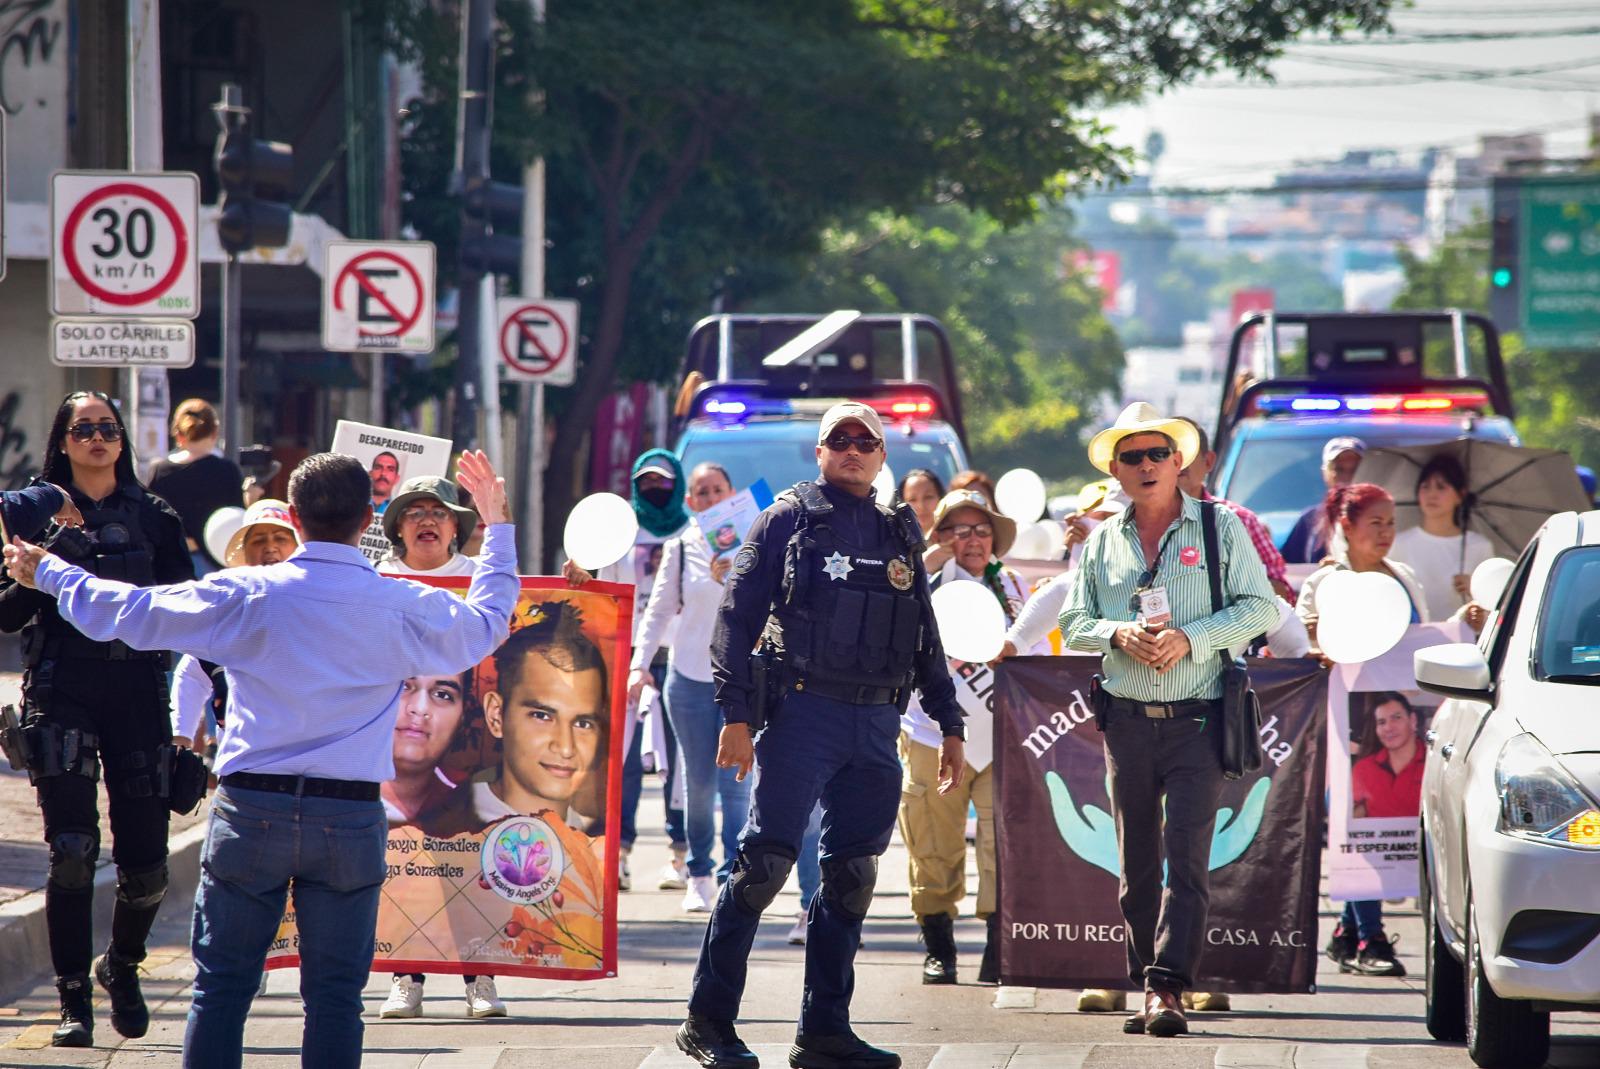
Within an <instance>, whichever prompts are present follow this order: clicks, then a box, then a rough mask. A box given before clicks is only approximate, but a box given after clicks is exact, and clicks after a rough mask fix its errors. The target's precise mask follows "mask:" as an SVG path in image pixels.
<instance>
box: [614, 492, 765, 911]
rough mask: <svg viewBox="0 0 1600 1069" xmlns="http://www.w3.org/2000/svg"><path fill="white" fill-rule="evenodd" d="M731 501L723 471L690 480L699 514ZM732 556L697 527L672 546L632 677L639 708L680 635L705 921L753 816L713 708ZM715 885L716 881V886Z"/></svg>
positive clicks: (685, 735)
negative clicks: (717, 642) (668, 644)
mask: <svg viewBox="0 0 1600 1069" xmlns="http://www.w3.org/2000/svg"><path fill="white" fill-rule="evenodd" d="M732 495H733V483H732V482H731V481H730V480H729V478H728V472H727V470H726V469H724V468H723V467H722V466H721V465H719V464H710V463H707V464H701V465H700V466H698V467H697V468H695V469H694V471H692V472H690V474H689V493H688V505H689V510H690V511H691V512H692V513H701V512H704V511H705V510H706V509H708V508H710V507H711V506H712V505H715V504H717V503H718V502H719V501H723V500H726V499H727V498H729V497H731V496H732ZM732 561H733V556H732V554H731V553H721V554H717V555H715V556H713V554H712V551H711V544H710V542H709V541H708V540H707V538H706V535H705V534H704V533H702V532H701V530H700V527H699V525H698V524H697V523H695V522H694V521H693V520H691V521H690V523H689V524H688V526H686V527H685V528H684V529H683V531H682V532H681V533H679V534H678V535H676V536H675V537H673V538H671V539H669V540H668V541H667V543H666V547H665V553H664V554H663V555H662V558H661V568H660V570H659V571H658V572H657V573H656V582H655V586H654V587H652V588H651V591H650V601H649V604H648V605H647V606H646V608H645V613H644V619H643V621H642V622H641V624H640V627H639V636H638V642H637V644H636V645H635V646H634V651H633V662H632V666H631V668H630V669H629V675H628V691H629V695H630V697H631V698H633V699H634V700H635V701H637V700H638V695H639V693H640V692H641V691H642V690H643V689H644V687H645V686H646V684H648V683H649V682H650V673H649V665H650V662H651V660H652V659H653V658H654V657H655V654H656V650H657V649H658V648H659V647H660V644H661V641H662V639H663V637H664V636H665V635H666V633H667V629H668V626H669V625H670V624H672V622H673V621H674V620H676V621H677V634H676V637H675V638H674V639H673V643H672V652H671V654H670V656H669V657H668V660H667V678H666V687H665V696H666V702H667V719H668V721H669V722H670V723H671V724H672V733H673V735H675V736H676V737H677V740H678V746H679V753H680V754H682V757H683V768H682V774H683V776H684V777H685V779H684V786H685V788H686V796H687V803H686V805H685V806H684V824H685V827H684V831H685V832H686V834H687V836H688V840H689V851H688V859H687V864H688V870H689V871H688V881H687V884H688V886H687V887H686V888H685V890H684V896H683V908H684V910H685V911H686V912H689V913H707V912H709V911H710V910H711V904H712V901H713V900H714V899H715V898H716V893H717V880H718V879H726V878H727V876H728V874H729V872H731V871H732V868H733V859H734V855H735V854H736V853H737V852H738V849H739V833H740V832H741V831H743V830H744V819H745V815H746V813H747V812H748V811H749V808H750V787H751V784H750V783H749V782H748V781H746V782H743V783H741V782H740V781H739V780H738V779H737V778H736V775H735V770H734V769H732V768H718V767H717V737H718V734H719V733H720V732H721V730H722V714H721V712H719V711H718V709H717V706H716V703H715V701H713V686H712V681H711V657H710V650H711V630H712V627H713V625H714V624H715V623H716V615H717V606H718V605H719V604H720V603H721V601H722V589H723V586H722V585H723V582H724V581H725V580H726V579H727V575H728V569H729V568H730V566H731V564H732ZM719 798H720V799H721V802H722V835H721V839H722V863H721V864H720V865H716V864H715V858H714V856H713V854H714V846H715V843H716V840H717V828H716V802H717V800H718V799H719ZM714 877H715V878H714Z"/></svg>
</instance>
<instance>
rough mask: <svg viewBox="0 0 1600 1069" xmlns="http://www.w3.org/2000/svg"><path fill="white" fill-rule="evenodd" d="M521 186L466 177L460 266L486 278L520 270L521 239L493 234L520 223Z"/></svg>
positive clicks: (463, 192) (462, 194)
mask: <svg viewBox="0 0 1600 1069" xmlns="http://www.w3.org/2000/svg"><path fill="white" fill-rule="evenodd" d="M522 201H523V192H522V187H521V186H514V185H512V184H510V183H509V182H494V181H491V180H489V179H487V178H477V177H474V178H468V179H467V180H466V182H465V183H464V184H463V188H462V190H461V215H462V218H461V224H462V225H461V265H462V266H463V267H465V268H466V269H467V270H469V271H479V272H482V273H483V274H487V275H514V274H516V273H517V272H518V271H519V270H521V268H522V239H521V238H518V237H513V236H511V235H510V234H501V233H497V232H496V228H500V227H503V228H505V229H515V228H517V227H518V226H519V225H520V224H521V222H522Z"/></svg>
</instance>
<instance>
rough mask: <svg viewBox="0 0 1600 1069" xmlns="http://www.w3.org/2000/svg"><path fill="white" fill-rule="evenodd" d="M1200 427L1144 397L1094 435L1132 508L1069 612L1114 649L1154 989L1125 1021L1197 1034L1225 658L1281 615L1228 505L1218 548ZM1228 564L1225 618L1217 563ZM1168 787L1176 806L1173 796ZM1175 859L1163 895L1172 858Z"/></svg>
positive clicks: (1129, 832)
mask: <svg viewBox="0 0 1600 1069" xmlns="http://www.w3.org/2000/svg"><path fill="white" fill-rule="evenodd" d="M1199 444H1200V443H1199V440H1198V438H1197V436H1196V435H1195V432H1194V428H1193V427H1192V426H1190V425H1189V424H1188V423H1185V422H1184V421H1183V420H1180V419H1168V418H1165V417H1163V416H1161V415H1160V414H1159V413H1157V412H1156V410H1155V409H1154V408H1152V407H1151V406H1150V405H1148V404H1146V403H1144V402H1137V403H1135V404H1132V405H1129V406H1128V407H1127V408H1126V409H1124V410H1123V411H1122V414H1121V415H1120V416H1118V417H1117V421H1116V423H1114V424H1113V425H1112V426H1111V427H1109V428H1107V429H1106V430H1104V431H1101V432H1100V433H1099V434H1097V435H1095V436H1094V438H1093V439H1091V440H1090V442H1089V460H1090V462H1091V463H1092V464H1094V466H1095V467H1097V468H1099V469H1100V470H1101V471H1103V472H1106V473H1107V474H1109V475H1110V476H1112V477H1113V478H1114V479H1116V480H1117V482H1118V483H1119V484H1121V486H1122V489H1123V491H1124V492H1125V493H1126V494H1127V495H1128V499H1129V501H1130V502H1131V504H1130V505H1129V507H1128V508H1127V509H1126V510H1125V511H1124V512H1123V513H1122V514H1121V515H1120V516H1117V517H1114V518H1113V519H1110V520H1107V521H1106V522H1105V523H1104V524H1102V525H1101V526H1100V527H1099V528H1097V529H1096V530H1095V532H1094V533H1093V534H1092V535H1091V536H1090V537H1089V541H1088V543H1087V544H1086V546H1085V548H1084V553H1083V561H1082V563H1081V564H1080V566H1079V568H1078V572H1077V576H1076V578H1075V580H1074V582H1073V586H1072V592H1071V594H1070V595H1069V596H1068V598H1067V606H1066V609H1065V611H1064V612H1063V613H1062V615H1061V633H1062V635H1063V637H1064V638H1065V639H1066V644H1067V646H1068V647H1069V648H1071V649H1074V650H1082V651H1085V652H1095V653H1101V654H1104V661H1103V666H1102V669H1101V672H1102V675H1103V680H1102V689H1103V693H1102V694H1101V695H1100V696H1099V697H1098V699H1097V706H1098V709H1099V711H1101V712H1102V713H1103V725H1104V726H1103V730H1104V732H1105V749H1106V767H1107V769H1108V770H1109V771H1110V773H1111V806H1112V812H1113V814H1114V815H1115V817H1116V822H1117V849H1118V853H1119V855H1120V861H1121V868H1122V895H1121V905H1122V917H1123V921H1124V923H1125V924H1126V926H1127V949H1128V974H1129V978H1130V979H1131V980H1132V981H1133V982H1134V984H1136V985H1142V986H1143V987H1144V991H1145V997H1144V1005H1143V1008H1142V1010H1141V1012H1138V1013H1135V1014H1133V1015H1132V1016H1131V1017H1129V1018H1128V1019H1127V1021H1126V1022H1125V1023H1124V1025H1123V1031H1125V1032H1131V1033H1140V1032H1144V1033H1148V1034H1150V1035H1155V1036H1174V1035H1181V1034H1183V1033H1184V1032H1187V1031H1188V1022H1187V1021H1186V1020H1185V1018H1184V1015H1183V1007H1182V996H1183V991H1184V989H1185V988H1187V987H1189V986H1191V984H1192V982H1193V979H1194V975H1195V966H1196V964H1197V962H1198V960H1199V958H1200V952H1201V949H1202V948H1203V947H1204V945H1205V943H1204V940H1205V925H1206V907H1207V903H1208V899H1209V889H1208V882H1209V857H1210V852H1211V839H1212V832H1213V830H1214V827H1215V824H1216V810H1217V796H1218V793H1219V792H1220V790H1221V788H1222V705H1221V701H1220V698H1221V694H1222V662H1221V659H1220V658H1219V657H1218V653H1219V652H1220V651H1223V650H1227V649H1228V648H1230V647H1234V646H1239V645H1243V644H1244V643H1246V642H1248V641H1249V640H1250V639H1252V638H1254V637H1256V636H1257V635H1259V634H1261V633H1262V632H1264V631H1266V630H1267V629H1268V628H1269V627H1271V626H1273V625H1274V624H1275V623H1276V622H1277V619H1278V613H1277V609H1276V607H1275V604H1274V599H1273V592H1272V586H1271V584H1269V583H1268V581H1267V573H1266V570H1265V569H1264V568H1263V567H1262V565H1261V558H1260V557H1259V556H1257V555H1256V552H1255V550H1254V548H1253V547H1252V546H1251V544H1250V537H1249V535H1248V534H1246V533H1245V530H1244V528H1243V526H1241V525H1240V523H1239V520H1238V517H1236V516H1234V515H1233V513H1232V512H1230V511H1228V510H1227V509H1217V508H1215V507H1214V506H1206V507H1207V508H1210V509H1212V511H1213V515H1214V516H1215V522H1216V531H1217V544H1218V553H1219V555H1220V557H1221V560H1220V561H1215V562H1213V561H1209V560H1207V559H1206V554H1205V552H1204V551H1203V549H1202V547H1203V546H1204V544H1205V539H1204V536H1203V533H1202V531H1203V528H1202V512H1201V509H1202V506H1201V503H1200V502H1198V501H1196V500H1195V499H1194V498H1192V497H1189V496H1188V495H1187V494H1185V493H1183V491H1182V490H1181V489H1180V488H1179V485H1178V476H1179V473H1180V472H1181V471H1182V470H1183V468H1184V466H1185V465H1186V464H1187V463H1188V462H1189V460H1190V459H1191V458H1193V457H1194V456H1196V455H1197V454H1198V452H1199ZM1212 567H1215V568H1217V569H1219V571H1220V575H1221V577H1222V594H1223V602H1224V608H1223V609H1222V611H1221V612H1216V613H1213V612H1212V609H1211V588H1210V584H1209V582H1208V579H1207V574H1208V573H1207V569H1208V568H1212ZM1163 797H1164V798H1165V805H1163ZM1163 855H1165V860H1166V862H1167V867H1168V875H1167V879H1166V890H1165V893H1163V890H1162V882H1163V881H1162V864H1161V863H1162V859H1163Z"/></svg>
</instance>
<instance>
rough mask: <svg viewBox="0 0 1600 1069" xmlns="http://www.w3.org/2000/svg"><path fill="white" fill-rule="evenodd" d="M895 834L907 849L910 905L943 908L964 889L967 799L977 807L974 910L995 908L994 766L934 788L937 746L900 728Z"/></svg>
mask: <svg viewBox="0 0 1600 1069" xmlns="http://www.w3.org/2000/svg"><path fill="white" fill-rule="evenodd" d="M899 750H900V764H901V767H902V768H903V769H904V770H905V772H904V776H903V778H902V780H901V784H900V817H899V824H900V838H901V839H903V840H904V841H905V844H906V852H907V853H908V854H910V855H911V911H912V912H913V913H915V914H916V915H917V916H918V917H931V916H933V915H934V914H936V913H948V914H949V915H950V916H952V917H954V916H956V915H957V913H958V910H957V908H956V903H958V902H960V901H961V899H962V898H964V897H965V896H966V893H967V803H968V802H971V803H972V805H973V806H974V807H975V808H976V809H977V810H978V916H979V917H980V918H982V917H987V916H988V915H989V914H991V913H993V912H994V910H995V855H994V766H993V765H990V766H989V767H988V768H986V769H984V770H983V771H982V772H979V773H978V774H977V775H973V774H972V770H971V769H970V768H969V769H967V771H966V774H965V775H963V776H962V778H961V786H959V787H957V788H956V789H955V790H953V791H951V792H950V793H949V794H940V793H939V751H938V750H937V749H935V748H934V747H932V746H924V745H923V744H922V743H920V742H912V741H911V739H910V737H909V736H907V735H906V733H905V732H903V731H902V732H901V733H900V741H899Z"/></svg>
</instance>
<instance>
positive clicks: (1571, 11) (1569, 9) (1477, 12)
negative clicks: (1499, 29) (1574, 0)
mask: <svg viewBox="0 0 1600 1069" xmlns="http://www.w3.org/2000/svg"><path fill="white" fill-rule="evenodd" d="M1395 14H1396V15H1397V16H1398V17H1400V18H1403V19H1507V20H1511V19H1515V20H1516V21H1518V22H1522V21H1525V20H1527V19H1530V18H1561V17H1564V16H1573V15H1593V14H1594V5H1593V4H1551V5H1548V6H1545V7H1518V8H1517V9H1516V10H1514V11H1506V10H1501V11H1496V10H1493V9H1490V8H1482V7H1454V8H1449V7H1418V8H1410V9H1408V10H1406V11H1397V12H1395Z"/></svg>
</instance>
